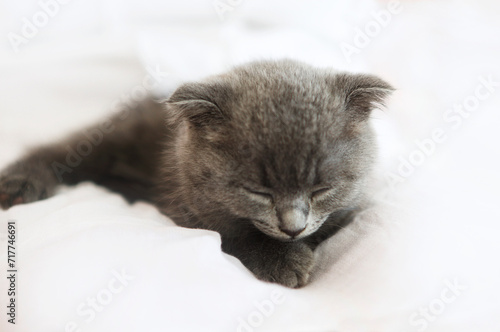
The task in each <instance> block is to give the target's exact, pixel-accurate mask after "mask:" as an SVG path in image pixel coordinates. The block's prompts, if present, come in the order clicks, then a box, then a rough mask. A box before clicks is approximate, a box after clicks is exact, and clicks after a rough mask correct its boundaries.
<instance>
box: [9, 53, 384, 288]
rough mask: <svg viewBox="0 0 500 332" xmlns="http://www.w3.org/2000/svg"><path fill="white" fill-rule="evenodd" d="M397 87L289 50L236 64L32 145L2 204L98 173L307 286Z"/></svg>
mask: <svg viewBox="0 0 500 332" xmlns="http://www.w3.org/2000/svg"><path fill="white" fill-rule="evenodd" d="M391 91H392V88H391V87H390V85H389V84H387V83H386V82H384V81H382V80H381V79H379V78H377V77H374V76H370V75H359V74H348V73H338V72H334V71H331V70H325V69H317V68H314V67H311V66H308V65H306V64H303V63H299V62H296V61H291V60H282V61H262V62H254V63H250V64H246V65H243V66H239V67H236V68H234V69H233V70H231V71H229V72H227V73H224V74H221V75H217V76H213V77H209V78H208V79H206V80H204V81H202V82H198V83H188V84H184V85H182V86H180V87H179V88H178V89H177V90H176V91H175V92H174V93H173V94H172V95H171V96H170V98H169V99H168V100H167V101H166V102H163V103H161V102H155V101H152V100H146V101H144V102H143V103H141V104H140V105H137V107H135V108H134V109H133V110H124V112H123V113H122V114H120V115H116V116H115V117H114V118H113V120H112V121H111V122H109V123H106V126H104V125H101V126H100V127H94V128H90V129H88V130H86V131H84V132H82V133H81V134H78V135H75V136H74V137H72V138H71V139H69V140H68V141H66V142H63V143H61V144H56V145H50V146H46V147H41V148H38V149H36V150H34V151H32V152H31V153H29V154H28V155H27V156H26V157H24V158H23V159H22V160H20V161H18V162H17V163H15V164H13V165H11V166H10V167H8V168H7V169H6V170H5V171H4V172H3V175H2V176H1V177H0V204H1V205H2V207H3V208H8V207H10V206H12V205H15V204H20V203H29V202H33V201H36V200H39V199H43V198H46V197H49V196H51V195H52V194H53V193H54V189H55V188H56V186H57V185H58V184H60V183H65V184H75V183H78V182H80V181H87V180H90V181H94V182H96V183H98V184H101V185H104V186H106V187H108V188H110V189H111V190H114V191H117V192H120V193H122V194H123V195H124V196H125V197H126V198H127V199H129V200H130V201H134V200H137V199H142V200H148V201H151V202H154V203H156V204H157V206H158V207H159V208H160V209H161V210H162V212H163V213H165V214H166V215H168V216H169V217H171V218H172V219H173V220H174V221H175V222H176V223H177V224H179V225H181V226H185V227H191V228H204V229H209V230H214V231H217V232H219V233H220V235H221V238H222V249H223V250H224V251H225V252H226V253H228V254H231V255H234V256H236V257H237V258H239V259H240V260H241V262H242V263H243V264H244V265H245V266H247V267H248V268H249V269H250V270H251V271H252V272H253V273H254V274H255V275H256V276H257V277H258V278H260V279H262V280H267V281H272V282H276V283H280V284H283V285H285V286H289V287H300V286H303V285H305V284H306V283H307V282H308V280H309V277H310V271H311V268H312V266H313V263H314V256H313V251H314V249H315V248H316V247H317V246H318V244H319V243H321V242H322V241H324V240H325V239H327V238H328V237H330V236H331V235H333V234H334V233H335V232H336V231H337V230H338V229H339V228H341V227H343V226H344V225H346V224H347V223H348V222H350V221H351V220H352V218H353V216H354V215H355V214H356V212H358V211H359V210H360V209H361V208H362V206H363V204H364V201H365V198H364V195H363V194H364V190H363V189H364V185H365V181H366V179H367V178H368V176H369V173H370V169H371V166H372V164H373V161H374V151H375V146H374V141H373V133H372V130H371V129H370V126H369V124H368V121H367V120H368V118H369V115H370V112H371V110H372V109H373V108H374V107H375V106H376V105H377V104H381V103H383V101H384V98H385V97H386V96H387V95H388V94H389V93H390V92H391ZM165 119H166V121H165ZM84 141H87V142H90V143H95V144H93V145H91V149H90V152H89V149H88V145H86V144H83V143H82V142H84Z"/></svg>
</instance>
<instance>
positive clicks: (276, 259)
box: [253, 243, 314, 288]
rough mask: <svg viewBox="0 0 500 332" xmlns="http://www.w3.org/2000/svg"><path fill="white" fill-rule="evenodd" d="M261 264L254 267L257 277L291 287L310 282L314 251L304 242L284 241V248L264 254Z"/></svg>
mask: <svg viewBox="0 0 500 332" xmlns="http://www.w3.org/2000/svg"><path fill="white" fill-rule="evenodd" d="M262 258H263V260H262V261H261V264H259V265H258V266H256V267H255V268H253V273H254V274H255V275H256V276H257V278H259V279H261V280H265V281H271V282H275V283H278V284H281V285H284V286H287V287H290V288H299V287H302V286H305V285H306V284H307V283H308V282H309V278H310V276H311V270H312V267H313V264H314V253H313V251H312V249H311V248H309V247H308V246H307V245H305V244H304V243H284V244H283V248H280V249H279V250H276V251H275V252H270V253H267V254H265V255H263V256H262Z"/></svg>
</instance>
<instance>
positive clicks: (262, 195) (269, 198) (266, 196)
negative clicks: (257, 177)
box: [243, 187, 273, 201]
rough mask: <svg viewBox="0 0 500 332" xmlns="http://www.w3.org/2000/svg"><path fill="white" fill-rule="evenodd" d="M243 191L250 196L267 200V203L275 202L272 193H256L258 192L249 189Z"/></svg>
mask: <svg viewBox="0 0 500 332" xmlns="http://www.w3.org/2000/svg"><path fill="white" fill-rule="evenodd" d="M243 189H245V190H246V192H247V193H249V194H250V195H252V196H254V197H256V198H260V199H265V200H266V201H272V200H273V195H271V194H270V193H266V192H262V191H256V190H253V189H249V188H247V187H243Z"/></svg>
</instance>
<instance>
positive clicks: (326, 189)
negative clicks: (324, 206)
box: [311, 187, 332, 198]
mask: <svg viewBox="0 0 500 332" xmlns="http://www.w3.org/2000/svg"><path fill="white" fill-rule="evenodd" d="M331 189H332V188H330V187H324V188H320V189H316V190H315V191H313V192H312V194H311V196H312V198H319V197H321V196H323V195H324V194H326V193H328V192H329V191H330V190H331Z"/></svg>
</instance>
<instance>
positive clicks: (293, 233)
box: [280, 226, 306, 239]
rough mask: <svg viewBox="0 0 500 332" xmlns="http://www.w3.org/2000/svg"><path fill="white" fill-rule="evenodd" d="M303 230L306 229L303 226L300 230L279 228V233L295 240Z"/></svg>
mask: <svg viewBox="0 0 500 332" xmlns="http://www.w3.org/2000/svg"><path fill="white" fill-rule="evenodd" d="M305 229H306V227H305V226H304V227H302V228H300V229H288V228H283V227H280V231H282V232H283V233H285V234H286V235H289V236H290V237H291V238H292V239H293V238H295V237H296V236H297V235H299V234H300V233H302V232H303V231H304V230H305Z"/></svg>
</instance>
